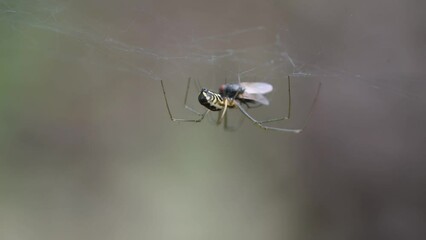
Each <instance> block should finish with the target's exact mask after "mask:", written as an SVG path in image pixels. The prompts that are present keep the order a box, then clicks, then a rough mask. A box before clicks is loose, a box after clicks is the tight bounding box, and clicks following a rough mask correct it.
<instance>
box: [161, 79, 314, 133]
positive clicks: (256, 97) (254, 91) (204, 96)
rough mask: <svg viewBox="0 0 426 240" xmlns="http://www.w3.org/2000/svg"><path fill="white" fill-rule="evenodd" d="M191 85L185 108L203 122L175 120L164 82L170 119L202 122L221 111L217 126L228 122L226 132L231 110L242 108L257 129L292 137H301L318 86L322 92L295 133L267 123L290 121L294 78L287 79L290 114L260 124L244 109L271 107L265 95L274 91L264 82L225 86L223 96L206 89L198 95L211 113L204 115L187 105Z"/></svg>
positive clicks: (292, 130)
mask: <svg viewBox="0 0 426 240" xmlns="http://www.w3.org/2000/svg"><path fill="white" fill-rule="evenodd" d="M190 83H191V78H189V79H188V84H187V87H186V93H185V101H184V105H185V108H186V109H188V110H189V111H191V112H193V113H195V114H197V115H198V116H199V118H195V119H180V118H175V117H173V115H172V112H171V110H170V107H169V102H168V100H167V96H166V90H165V88H164V83H163V81H162V80H161V87H162V89H163V95H164V100H165V102H166V107H167V111H168V113H169V116H170V119H171V120H172V121H174V122H195V123H198V122H201V121H202V120H203V119H204V117H205V116H206V115H207V114H208V113H209V112H210V111H218V112H219V117H218V119H217V122H216V123H217V124H218V125H219V124H221V123H222V120H223V119H225V125H224V126H225V128H228V126H227V116H226V114H227V110H228V109H232V108H238V109H239V110H240V111H241V112H242V113H243V115H244V116H246V117H247V118H248V119H250V120H251V121H252V122H253V123H254V124H255V125H257V126H258V127H260V128H262V129H265V130H274V131H281V132H289V133H300V132H301V131H302V130H303V129H304V127H305V125H306V124H307V122H308V120H309V117H310V115H311V113H312V111H313V108H314V105H315V103H316V101H317V98H318V94H319V90H320V87H321V82H320V83H319V84H318V88H317V91H316V95H315V98H314V101H313V102H312V105H311V109H310V111H309V115H308V117H307V118H306V120H305V123H304V124H303V125H302V127H301V128H297V129H291V128H278V127H272V126H266V125H264V124H265V123H271V122H277V121H282V120H288V119H290V116H291V104H292V103H291V79H290V76H288V78H287V84H288V110H287V114H286V115H285V116H282V117H277V118H272V119H268V120H263V121H259V120H256V119H255V118H254V117H252V116H251V115H250V114H249V113H248V112H247V110H246V109H245V108H244V107H243V105H244V106H245V107H247V108H252V107H258V106H262V105H269V101H268V99H267V98H266V97H265V96H264V94H266V93H269V92H271V91H272V90H273V87H272V85H271V84H269V83H264V82H239V83H227V84H223V85H221V86H220V88H219V92H218V93H216V92H213V91H210V90H208V89H205V88H202V89H201V91H200V94H199V95H198V101H199V102H200V104H201V105H203V106H204V107H206V108H207V110H206V111H205V112H204V113H199V112H198V111H196V110H195V109H193V108H191V107H189V106H188V105H187V100H188V92H189V87H190Z"/></svg>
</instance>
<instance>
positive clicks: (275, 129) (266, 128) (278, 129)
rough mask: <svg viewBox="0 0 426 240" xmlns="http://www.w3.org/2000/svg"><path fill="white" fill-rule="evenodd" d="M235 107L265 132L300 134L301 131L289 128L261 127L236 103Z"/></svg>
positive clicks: (260, 124) (261, 125)
mask: <svg viewBox="0 0 426 240" xmlns="http://www.w3.org/2000/svg"><path fill="white" fill-rule="evenodd" d="M235 104H236V105H237V107H238V108H239V109H240V111H241V112H242V113H243V114H244V115H245V116H246V117H247V118H248V119H250V120H251V121H252V122H253V123H254V124H256V125H257V126H258V127H260V128H262V129H265V130H274V131H280V132H289V133H300V132H302V130H303V128H302V129H290V128H277V127H270V126H265V125H263V123H262V122H259V121H258V120H256V119H255V118H253V117H252V116H251V115H250V114H249V113H248V112H247V111H246V110H245V109H244V108H243V107H242V106H241V104H239V103H238V102H236V103H235Z"/></svg>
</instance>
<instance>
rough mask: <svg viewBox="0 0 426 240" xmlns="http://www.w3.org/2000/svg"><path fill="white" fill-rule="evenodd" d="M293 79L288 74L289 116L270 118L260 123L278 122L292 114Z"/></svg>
mask: <svg viewBox="0 0 426 240" xmlns="http://www.w3.org/2000/svg"><path fill="white" fill-rule="evenodd" d="M290 82H291V80H290V75H288V76H287V89H288V106H287V116H284V117H278V118H272V119H268V120H263V121H258V122H259V123H262V124H263V123H270V122H278V121H282V120H288V119H290V116H291V83H290Z"/></svg>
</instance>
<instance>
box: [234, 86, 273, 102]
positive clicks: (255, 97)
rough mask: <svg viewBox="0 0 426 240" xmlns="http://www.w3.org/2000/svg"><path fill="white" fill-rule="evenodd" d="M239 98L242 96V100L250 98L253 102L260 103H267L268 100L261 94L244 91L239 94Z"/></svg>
mask: <svg viewBox="0 0 426 240" xmlns="http://www.w3.org/2000/svg"><path fill="white" fill-rule="evenodd" d="M271 87H272V86H271ZM239 98H242V99H244V100H250V101H253V102H255V103H260V104H262V105H269V100H268V99H267V98H266V97H265V96H263V95H262V94H250V93H247V92H244V93H243V94H241V95H240V96H239Z"/></svg>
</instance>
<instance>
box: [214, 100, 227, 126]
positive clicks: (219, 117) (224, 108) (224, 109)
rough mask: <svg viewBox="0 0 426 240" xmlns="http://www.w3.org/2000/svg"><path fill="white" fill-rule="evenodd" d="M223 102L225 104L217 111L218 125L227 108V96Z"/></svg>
mask: <svg viewBox="0 0 426 240" xmlns="http://www.w3.org/2000/svg"><path fill="white" fill-rule="evenodd" d="M224 104H225V106H224V107H223V109H222V110H221V111H220V112H219V116H218V119H217V122H216V124H217V125H219V124H220V123H221V122H222V120H223V117H224V116H225V113H226V110H227V109H228V99H227V98H225V99H224Z"/></svg>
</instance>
